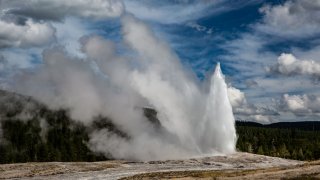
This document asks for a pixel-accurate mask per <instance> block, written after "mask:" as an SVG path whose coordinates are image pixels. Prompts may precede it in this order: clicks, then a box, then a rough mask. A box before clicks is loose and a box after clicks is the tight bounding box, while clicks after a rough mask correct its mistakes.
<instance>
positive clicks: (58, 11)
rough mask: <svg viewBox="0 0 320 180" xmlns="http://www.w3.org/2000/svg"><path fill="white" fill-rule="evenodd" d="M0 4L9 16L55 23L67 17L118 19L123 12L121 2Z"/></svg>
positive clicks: (7, 0)
mask: <svg viewBox="0 0 320 180" xmlns="http://www.w3.org/2000/svg"><path fill="white" fill-rule="evenodd" d="M0 3H1V6H3V7H2V8H3V9H4V10H5V11H6V13H9V14H15V15H22V16H27V17H31V18H34V19H40V20H55V21H57V20H58V21H59V20H62V19H64V18H65V17H68V16H76V17H84V18H93V19H105V18H110V17H118V16H120V15H121V14H122V13H123V11H124V5H123V3H122V1H121V0H69V1H64V0H55V1H51V0H33V1H20V0H1V1H0Z"/></svg>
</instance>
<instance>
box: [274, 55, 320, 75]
mask: <svg viewBox="0 0 320 180" xmlns="http://www.w3.org/2000/svg"><path fill="white" fill-rule="evenodd" d="M269 70H270V71H271V72H276V73H280V74H283V75H309V76H312V77H317V78H320V63H319V62H316V61H313V60H300V59H297V58H296V57H295V56H294V55H292V54H286V53H282V54H281V55H280V56H279V57H278V63H277V64H276V65H275V66H272V67H271V68H270V69H269Z"/></svg>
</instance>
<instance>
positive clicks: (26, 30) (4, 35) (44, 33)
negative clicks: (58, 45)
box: [0, 19, 55, 48]
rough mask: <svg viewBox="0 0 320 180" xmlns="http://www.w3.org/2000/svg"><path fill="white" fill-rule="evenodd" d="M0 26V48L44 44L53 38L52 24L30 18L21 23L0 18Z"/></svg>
mask: <svg viewBox="0 0 320 180" xmlns="http://www.w3.org/2000/svg"><path fill="white" fill-rule="evenodd" d="M0 27H1V29H0V48H5V47H21V48H25V47H30V46H44V45H46V44H48V43H50V42H52V41H54V39H55V29H54V28H53V27H52V25H50V24H48V23H39V22H34V21H33V20H31V19H29V20H27V21H26V22H25V24H23V25H19V24H15V23H13V22H7V21H3V20H1V19H0Z"/></svg>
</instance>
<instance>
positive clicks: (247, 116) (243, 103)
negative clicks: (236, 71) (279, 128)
mask: <svg viewBox="0 0 320 180" xmlns="http://www.w3.org/2000/svg"><path fill="white" fill-rule="evenodd" d="M228 96H229V100H230V103H231V105H232V108H233V112H234V114H235V116H236V118H237V120H243V121H254V122H258V123H262V124H267V123H272V122H274V121H275V120H274V118H273V116H277V115H278V113H277V112H276V111H275V110H274V109H272V108H271V107H269V106H259V105H254V104H250V103H248V102H247V99H246V96H245V94H244V92H242V91H240V90H239V89H237V88H234V87H232V86H230V87H228Z"/></svg>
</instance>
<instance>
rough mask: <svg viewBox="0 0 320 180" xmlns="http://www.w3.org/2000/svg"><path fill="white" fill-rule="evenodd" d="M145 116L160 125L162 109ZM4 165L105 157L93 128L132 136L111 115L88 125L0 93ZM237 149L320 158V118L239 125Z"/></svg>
mask: <svg viewBox="0 0 320 180" xmlns="http://www.w3.org/2000/svg"><path fill="white" fill-rule="evenodd" d="M144 115H145V116H146V117H147V118H148V119H149V120H150V122H152V123H153V124H154V125H155V127H156V128H161V124H160V122H159V120H158V119H157V117H156V115H157V112H156V111H155V110H153V109H146V108H145V109H144ZM0 120H1V121H0V163H17V162H35V161H36V162H38V161H101V160H108V159H112V156H111V155H110V154H97V153H94V152H92V151H91V150H90V149H89V148H88V142H89V135H90V133H91V132H92V131H95V130H99V129H108V131H111V132H113V133H114V134H116V135H118V136H119V137H122V138H124V139H127V140H130V136H129V135H128V134H126V133H125V132H123V131H121V129H120V128H119V127H116V126H114V124H112V121H111V120H110V119H108V118H105V117H101V116H97V117H96V118H95V120H94V121H93V122H92V123H91V124H89V125H86V126H84V125H83V124H81V123H79V122H76V121H73V120H72V119H70V115H69V113H68V111H67V110H50V109H49V108H47V107H46V106H44V105H43V104H40V103H38V102H36V101H34V100H32V99H31V98H29V97H25V96H21V95H18V94H14V93H8V92H4V91H0ZM236 128H237V134H238V142H237V149H238V151H243V152H250V153H257V154H263V155H268V156H277V157H282V158H289V159H298V160H316V159H320V122H319V121H318V122H316V121H315V122H292V123H285V122H284V123H275V124H270V125H261V124H258V123H252V122H237V123H236Z"/></svg>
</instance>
